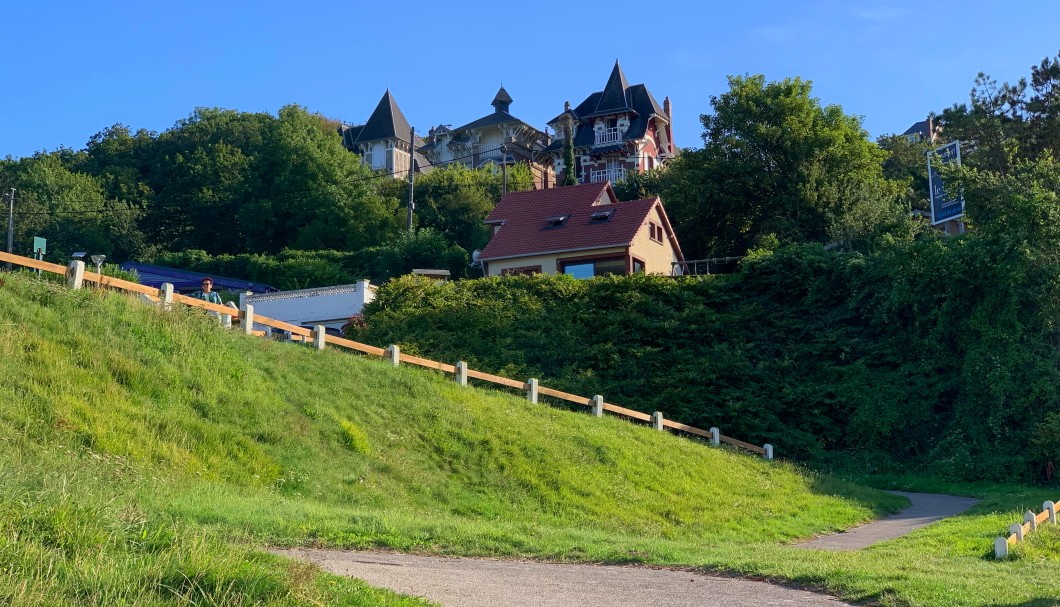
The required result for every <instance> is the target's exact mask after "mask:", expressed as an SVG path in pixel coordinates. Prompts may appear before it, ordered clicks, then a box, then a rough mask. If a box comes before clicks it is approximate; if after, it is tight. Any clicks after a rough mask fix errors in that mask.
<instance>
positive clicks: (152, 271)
mask: <svg viewBox="0 0 1060 607" xmlns="http://www.w3.org/2000/svg"><path fill="white" fill-rule="evenodd" d="M121 269H122V270H126V271H128V270H135V271H136V273H137V275H138V276H139V277H140V284H142V285H146V286H148V287H156V288H160V287H161V286H162V283H166V282H168V283H170V284H171V285H173V289H174V290H175V291H177V292H178V293H179V292H181V291H195V290H198V289H199V286H200V283H201V282H202V279H203V278H206V277H207V276H209V277H210V278H212V279H213V285H214V288H216V289H218V290H223V291H253V292H254V293H271V292H273V291H276V289H275V288H273V287H271V286H269V285H266V284H262V283H255V282H249V281H246V280H240V279H238V278H229V277H227V276H218V275H216V274H204V273H202V272H192V271H191V270H182V269H180V268H169V267H166V266H156V265H152V264H148V263H140V262H138V261H127V262H125V263H123V264H121Z"/></svg>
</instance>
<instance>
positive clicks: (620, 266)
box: [478, 182, 684, 278]
mask: <svg viewBox="0 0 1060 607" xmlns="http://www.w3.org/2000/svg"><path fill="white" fill-rule="evenodd" d="M485 223H486V224H487V225H489V226H491V227H492V228H493V236H492V238H491V239H490V242H489V244H488V245H486V248H485V249H483V250H482V252H481V253H480V254H479V256H478V260H479V261H480V262H482V271H483V274H485V275H486V276H500V275H505V274H537V273H542V274H558V273H563V274H571V275H573V276H575V277H578V278H591V277H593V276H603V275H606V274H636V273H641V272H645V273H649V274H667V275H670V274H673V272H674V270H673V269H674V267H676V266H675V265H674V264H675V263H676V262H683V261H684V255H682V253H681V246H680V245H679V244H678V242H677V237H676V236H675V235H674V231H673V227H672V226H671V225H670V220H669V218H667V216H666V210H665V209H663V205H662V201H661V200H660V199H659V198H658V197H655V198H645V199H642V200H631V201H628V202H620V201H619V200H618V197H617V196H615V192H614V190H613V189H612V188H611V184H610V183H607V182H603V183H587V184H582V185H573V186H567V187H561V188H552V189H548V190H531V191H528V192H511V193H508V194H505V196H504V197H503V198H502V199H501V201H500V202H499V203H498V204H497V206H496V208H494V209H493V211H492V212H490V214H489V216H488V217H487V218H486V221H485Z"/></svg>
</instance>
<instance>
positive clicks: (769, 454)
mask: <svg viewBox="0 0 1060 607" xmlns="http://www.w3.org/2000/svg"><path fill="white" fill-rule="evenodd" d="M762 448H763V449H765V450H766V454H765V457H766V459H769V460H771V459H773V445H770V444H769V443H766V444H764V445H762Z"/></svg>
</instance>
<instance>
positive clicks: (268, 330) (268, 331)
mask: <svg viewBox="0 0 1060 607" xmlns="http://www.w3.org/2000/svg"><path fill="white" fill-rule="evenodd" d="M265 337H266V338H271V337H272V327H270V326H268V325H265Z"/></svg>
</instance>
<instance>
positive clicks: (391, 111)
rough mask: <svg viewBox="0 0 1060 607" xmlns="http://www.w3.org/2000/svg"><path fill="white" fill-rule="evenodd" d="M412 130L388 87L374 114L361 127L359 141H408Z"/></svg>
mask: <svg viewBox="0 0 1060 607" xmlns="http://www.w3.org/2000/svg"><path fill="white" fill-rule="evenodd" d="M411 130H412V127H411V126H409V121H408V120H405V115H404V114H402V113H401V108H399V107H398V105H397V102H395V101H394V97H393V95H391V94H390V89H387V90H386V92H385V93H383V98H382V99H380V100H379V105H377V106H375V111H374V112H372V116H371V117H370V118H369V119H368V122H366V123H365V124H364V128H362V129H361V132H360V134H359V135H358V136H357V141H375V140H377V139H400V140H402V141H408V140H409V133H410V131H411Z"/></svg>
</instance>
